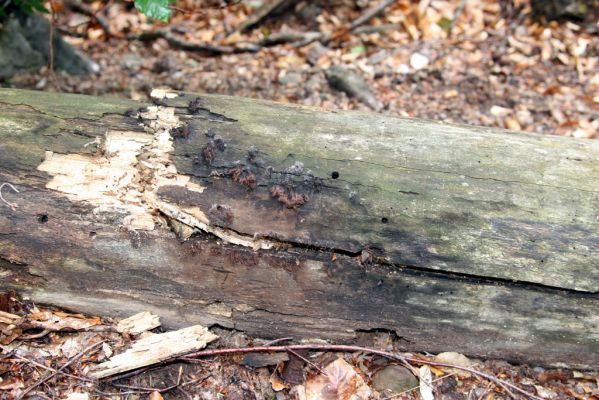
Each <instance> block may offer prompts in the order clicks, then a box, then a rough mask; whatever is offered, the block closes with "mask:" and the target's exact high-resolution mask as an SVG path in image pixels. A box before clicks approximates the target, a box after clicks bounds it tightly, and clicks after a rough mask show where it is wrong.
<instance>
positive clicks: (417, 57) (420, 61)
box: [410, 53, 429, 70]
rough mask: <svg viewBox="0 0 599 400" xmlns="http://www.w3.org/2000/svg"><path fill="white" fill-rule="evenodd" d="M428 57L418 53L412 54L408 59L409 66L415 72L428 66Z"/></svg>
mask: <svg viewBox="0 0 599 400" xmlns="http://www.w3.org/2000/svg"><path fill="white" fill-rule="evenodd" d="M428 62H429V61H428V57H426V56H425V55H422V54H420V53H414V54H412V56H411V57H410V66H412V68H414V69H415V70H419V69H423V68H426V67H427V66H428Z"/></svg>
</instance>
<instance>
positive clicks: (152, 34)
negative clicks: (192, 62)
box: [129, 29, 260, 56]
mask: <svg viewBox="0 0 599 400" xmlns="http://www.w3.org/2000/svg"><path fill="white" fill-rule="evenodd" d="M158 38H163V39H164V40H166V41H167V43H168V44H169V45H170V46H171V47H173V48H176V49H181V50H185V51H193V52H199V53H206V54H209V55H213V56H217V55H221V54H234V53H255V52H257V51H258V50H260V46H259V45H256V44H248V45H247V46H246V47H233V46H219V45H210V44H205V43H193V42H188V41H186V40H183V39H180V38H178V37H177V36H175V35H173V33H172V32H171V31H170V30H169V29H156V30H154V31H148V32H142V33H141V34H139V35H133V36H130V37H129V39H136V40H141V41H142V42H147V41H152V40H156V39H158Z"/></svg>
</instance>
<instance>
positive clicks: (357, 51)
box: [349, 45, 366, 54]
mask: <svg viewBox="0 0 599 400" xmlns="http://www.w3.org/2000/svg"><path fill="white" fill-rule="evenodd" d="M365 51H366V47H364V46H362V45H359V46H354V47H352V48H351V49H349V53H350V54H362V53H364V52H365Z"/></svg>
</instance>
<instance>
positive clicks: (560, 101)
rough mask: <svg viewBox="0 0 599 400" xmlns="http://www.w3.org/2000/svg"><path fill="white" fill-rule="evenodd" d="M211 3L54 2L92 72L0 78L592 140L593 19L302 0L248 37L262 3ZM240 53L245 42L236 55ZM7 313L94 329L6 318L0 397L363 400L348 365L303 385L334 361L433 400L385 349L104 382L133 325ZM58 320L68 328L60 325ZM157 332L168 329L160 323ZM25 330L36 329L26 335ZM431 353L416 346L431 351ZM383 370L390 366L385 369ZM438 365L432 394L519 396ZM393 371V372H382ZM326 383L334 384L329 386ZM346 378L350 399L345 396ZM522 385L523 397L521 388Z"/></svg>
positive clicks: (383, 340) (535, 385)
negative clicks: (376, 9) (337, 84)
mask: <svg viewBox="0 0 599 400" xmlns="http://www.w3.org/2000/svg"><path fill="white" fill-rule="evenodd" d="M58 3H59V2H57V4H58ZM200 3H202V4H201V6H200ZM205 3H206V2H197V1H195V2H194V1H192V0H188V1H178V2H177V8H178V10H179V11H176V12H175V13H174V14H173V17H172V18H171V21H170V22H169V23H168V24H162V23H151V22H150V21H148V20H147V19H146V18H145V17H144V16H142V15H141V14H139V13H138V12H137V11H136V10H135V9H133V8H132V5H131V3H125V2H117V1H109V2H107V3H104V2H101V1H93V2H90V3H87V4H88V6H89V8H90V10H92V11H93V13H95V17H94V16H92V15H87V14H86V13H77V12H74V11H72V10H70V9H68V7H64V8H62V9H61V7H58V6H56V14H55V18H56V26H57V28H56V29H57V30H58V28H60V31H62V33H63V35H64V37H65V38H66V39H67V40H68V41H69V42H70V43H71V44H73V45H74V46H75V47H76V48H78V49H79V50H80V51H81V52H82V53H84V54H86V55H87V56H89V57H90V58H91V59H92V60H93V61H94V62H95V63H97V64H98V66H99V67H100V70H99V72H98V73H97V74H94V75H92V76H84V77H72V76H65V75H62V74H56V75H52V74H48V71H47V69H42V70H41V71H38V72H35V73H27V74H21V75H19V76H15V77H14V78H12V79H11V80H10V81H8V82H4V83H2V84H1V85H2V86H10V87H18V88H36V89H42V90H51V91H64V92H75V93H86V94H94V95H103V96H118V97H127V98H132V99H139V100H148V99H149V93H150V92H151V90H152V89H153V88H157V87H162V88H171V89H175V90H185V91H197V92H208V93H221V94H228V95H236V96H248V97H254V98H261V99H268V100H275V101H282V102H290V103H298V104H304V105H310V106H317V107H324V108H327V109H356V110H372V109H375V110H377V111H380V112H382V113H385V114H391V115H399V116H409V117H418V118H428V119H436V120H442V121H446V122H454V123H466V124H475V125H486V126H495V127H503V128H508V129H513V130H524V131H529V132H538V133H544V134H557V135H562V136H572V137H578V138H596V137H597V136H598V132H599V36H598V34H597V32H598V30H599V26H598V25H597V24H596V23H594V24H593V23H588V22H585V23H583V22H578V23H575V22H561V23H559V24H558V23H555V22H552V23H542V22H538V21H535V20H534V19H532V18H531V12H530V9H528V7H527V6H526V3H525V2H519V1H515V2H514V3H515V6H514V7H512V8H502V7H501V6H500V2H495V1H486V0H468V1H465V2H463V3H462V2H460V1H437V0H435V1H420V2H414V1H412V2H410V1H396V2H394V3H393V4H392V5H390V6H389V7H387V8H386V9H385V10H384V11H383V12H382V13H381V14H380V15H378V16H377V17H375V18H371V19H369V20H367V21H366V22H365V23H364V24H363V25H361V26H360V27H359V29H355V30H354V31H353V32H349V29H348V27H350V26H351V24H352V22H353V21H356V19H357V18H359V17H360V15H362V14H363V13H364V12H365V11H366V10H367V9H368V7H371V6H373V5H375V4H377V3H378V2H377V1H368V0H363V1H360V0H356V1H343V0H338V1H322V2H319V1H314V2H301V1H300V2H297V5H296V6H295V8H291V9H289V10H287V12H286V13H284V14H282V15H278V16H274V17H272V18H270V19H267V20H266V21H264V22H262V23H260V24H259V25H258V26H256V27H255V28H254V29H251V30H249V31H248V32H247V33H240V32H238V31H237V30H236V28H237V27H239V26H240V25H241V24H243V23H244V21H246V20H247V18H248V17H249V16H250V15H251V14H252V12H254V11H255V10H254V8H252V7H251V6H250V3H259V2H250V1H248V2H236V3H234V4H231V5H229V6H226V7H216V6H214V7H210V6H207V5H206V4H205ZM216 3H218V2H216ZM460 4H463V7H461V6H460ZM98 16H100V17H101V19H103V20H105V22H107V24H108V29H105V28H102V26H101V25H100V24H99V23H98V19H97V18H96V17H98ZM159 28H160V29H163V30H166V31H168V32H169V33H170V35H172V37H175V38H176V39H177V41H178V43H182V42H184V43H187V44H197V43H208V44H210V45H212V46H213V47H214V49H213V50H212V53H214V52H220V53H224V54H207V52H206V48H205V47H204V48H203V50H202V51H190V50H183V49H180V48H175V47H176V45H174V44H173V43H174V42H173V41H171V43H170V44H169V42H168V41H167V40H166V39H165V38H164V37H162V38H156V39H154V40H146V41H140V40H133V39H131V37H133V36H136V35H139V34H140V33H142V32H146V31H152V30H156V29H159ZM308 31H310V32H320V33H328V34H331V40H329V41H322V42H321V41H314V42H311V43H298V42H297V41H296V42H293V43H283V44H277V45H272V46H270V45H268V46H267V45H265V39H268V38H274V37H276V36H277V35H279V34H295V35H298V34H304V36H305V32H308ZM67 32H69V33H67ZM257 44H259V45H257ZM198 49H199V47H198ZM215 49H216V50H215ZM242 49H252V51H251V52H241V50H242ZM196 50H197V49H196ZM338 65H342V66H345V67H346V68H348V69H350V70H352V71H354V72H356V73H357V74H358V75H359V76H360V77H361V78H362V79H363V80H364V81H365V82H366V85H367V87H368V88H369V89H368V90H369V93H370V95H371V99H372V98H374V101H368V100H367V101H365V100H364V98H361V99H360V98H359V96H358V97H350V96H349V95H348V94H346V93H345V92H342V91H338V90H336V89H333V88H332V87H331V85H329V83H328V81H327V78H326V76H325V72H324V71H325V70H327V69H328V68H329V67H332V66H338ZM0 300H1V299H0ZM9 304H12V305H10V306H9ZM0 310H2V311H5V312H10V313H15V314H18V315H19V316H21V317H23V318H25V319H24V320H23V321H25V320H27V318H29V321H30V322H31V320H35V319H36V318H37V319H38V320H44V321H48V320H52V319H53V320H55V321H63V322H64V324H67V325H69V324H73V319H72V318H75V319H80V320H81V321H84V323H83V325H85V328H81V326H82V325H81V324H80V323H76V324H74V325H72V326H67V327H66V328H67V329H66V330H67V331H69V332H64V329H62V331H61V329H42V328H37V329H33V330H32V329H31V328H29V330H24V331H19V327H18V326H16V327H13V328H14V329H13V328H11V329H13V330H12V331H10V332H12V333H10V332H9V330H7V329H8V328H7V327H6V324H5V325H2V324H3V323H4V322H3V321H2V319H0V328H2V329H1V330H0V331H1V332H0V343H2V344H3V345H5V346H4V347H3V350H4V352H3V354H0V377H1V378H0V399H4V398H13V397H14V398H19V396H21V395H22V394H23V393H24V391H25V390H26V389H28V388H31V391H30V393H29V395H32V397H31V398H39V399H46V398H68V399H71V400H75V399H85V398H115V399H117V398H123V399H125V398H127V399H140V398H142V399H146V398H150V399H152V400H160V399H161V398H162V397H164V398H165V399H168V398H171V399H175V398H190V399H196V398H197V399H245V398H269V399H270V398H276V399H279V400H283V399H289V398H293V399H295V398H298V399H301V398H322V399H328V398H331V399H334V398H340V399H345V398H347V399H349V398H350V396H352V395H354V396H358V397H353V398H356V399H360V398H363V397H359V395H360V393H361V392H359V390H358V387H359V385H357V384H356V382H355V381H352V382H348V381H344V378H343V377H342V378H339V379H337V381H336V383H335V384H332V383H331V382H329V381H327V382H328V384H329V387H328V389H326V390H325V389H323V388H322V387H321V389H322V390H321V391H320V392H319V393H320V397H302V394H301V393H300V391H301V390H300V388H301V387H302V385H307V384H308V383H309V382H312V383H314V382H315V381H316V380H317V379H318V376H319V375H322V374H321V373H320V372H319V369H320V368H324V367H325V366H326V365H327V362H329V361H331V360H334V359H335V358H336V357H341V358H343V359H344V360H346V361H347V362H348V364H349V365H351V366H352V370H353V371H355V372H357V375H355V376H356V378H355V379H363V380H364V381H365V384H366V385H367V386H368V387H369V388H370V390H372V392H371V393H370V394H369V396H370V397H371V398H378V399H391V398H393V399H413V398H414V399H415V398H425V399H426V400H429V398H427V397H426V396H428V395H427V394H426V393H425V392H426V388H423V385H422V383H421V382H422V379H423V378H422V375H419V374H422V372H420V369H419V368H420V365H418V364H414V365H412V370H410V369H409V368H407V367H406V368H404V367H401V368H404V370H405V371H401V370H398V369H397V368H395V369H393V368H390V366H389V364H390V361H389V360H387V359H384V358H383V357H379V356H374V355H371V354H365V353H362V352H354V353H351V352H345V353H338V352H332V351H329V352H320V353H313V354H312V356H314V357H313V358H312V357H311V358H310V362H311V363H312V364H314V365H319V367H318V368H316V367H314V365H312V364H310V363H308V364H306V363H305V362H304V361H301V362H300V363H299V367H297V366H296V367H294V368H296V369H295V370H293V369H291V372H289V369H290V367H289V365H290V364H291V362H289V361H288V362H286V363H279V362H280V361H281V360H280V359H276V358H272V357H271V358H270V359H268V357H266V359H261V360H259V361H255V360H254V361H247V359H244V356H242V355H234V356H224V357H223V356H220V357H216V358H214V357H213V358H208V359H206V360H199V361H197V362H194V363H192V362H189V361H185V362H182V361H176V362H171V363H169V364H168V365H162V366H159V367H156V368H152V369H150V370H146V371H143V372H142V373H139V374H135V375H130V376H125V377H121V378H119V379H112V380H105V381H101V383H99V384H98V383H94V382H88V381H86V380H85V378H81V376H82V375H85V373H86V372H87V371H88V369H89V367H90V365H91V364H93V363H94V362H96V361H101V360H102V359H104V358H106V357H108V356H109V353H112V352H116V353H118V352H119V351H121V350H122V349H123V348H125V347H126V346H127V345H128V344H130V343H131V341H132V340H135V339H137V336H136V335H129V334H126V333H125V334H124V333H119V332H114V326H115V322H114V321H110V320H100V319H97V318H93V317H84V316H72V315H71V314H68V313H62V312H59V311H57V310H52V309H48V308H43V307H36V306H35V305H33V304H30V303H28V302H27V301H24V302H20V301H18V300H16V299H15V298H11V299H5V301H0ZM32 316H33V317H32ZM42 316H43V318H42ZM0 317H2V315H0ZM44 318H45V319H44ZM65 321H69V322H65ZM85 321H87V322H85ZM90 321H94V322H93V323H92V322H90ZM87 323H88V325H86V324H87ZM89 324H91V325H89ZM98 324H101V325H102V326H104V327H113V328H111V329H108V328H107V330H108V332H97V331H94V330H93V329H91V330H90V329H88V328H89V327H90V326H95V325H98ZM34 325H35V324H34ZM37 326H38V327H39V326H40V325H39V324H38V325H37ZM53 326H54V327H62V328H64V325H60V324H59V323H57V324H55V325H53ZM15 329H16V330H15ZM74 331H75V332H74ZM159 331H160V328H157V329H154V332H159ZM214 331H215V333H217V334H218V335H219V336H220V339H219V340H218V341H217V342H215V343H214V344H211V345H210V347H211V348H214V347H244V346H252V345H256V344H261V343H264V342H263V341H260V340H259V339H255V338H249V337H247V336H245V335H244V334H243V333H241V332H235V331H226V330H223V329H215V330H214ZM15 334H16V336H15ZM21 335H25V338H27V340H25V341H23V336H21ZM36 335H37V336H36ZM19 337H20V339H18V338H19ZM102 340H105V341H106V342H107V343H111V346H110V347H108V346H102V347H97V348H94V349H93V351H91V350H90V351H89V352H88V353H87V354H81V350H82V349H85V348H86V346H89V344H90V343H98V342H99V341H102ZM360 344H361V345H363V346H372V347H373V348H379V349H380V348H382V349H385V350H388V351H392V350H395V348H394V343H393V340H392V338H391V337H390V336H389V335H388V334H386V333H373V334H372V335H369V336H368V337H365V338H363V340H362V341H361V342H360ZM453 350H457V351H459V349H453ZM429 356H430V355H423V354H421V355H418V357H422V358H423V359H432V358H431V357H429ZM294 357H295V358H296V360H295V361H296V364H295V365H297V361H298V360H300V359H298V358H297V357H296V356H295V355H293V354H289V355H288V358H294ZM305 357H308V356H305ZM451 357H452V360H453V362H460V363H461V362H467V363H468V365H470V366H472V367H473V368H475V369H477V370H480V371H482V372H485V373H487V374H490V375H492V376H494V377H496V378H498V379H503V380H506V381H509V382H511V383H513V384H516V385H518V386H519V387H521V388H523V389H525V390H526V391H527V392H529V393H530V394H531V395H533V396H537V397H540V398H547V399H573V398H577V399H589V400H591V399H595V400H596V399H599V374H598V373H590V372H584V371H572V370H567V369H546V368H542V367H535V366H528V365H511V364H509V363H508V362H506V361H502V360H486V361H480V360H469V361H464V359H463V358H461V357H460V356H459V355H455V354H453V355H452V356H451ZM69 361H72V363H71V364H70V365H69V366H68V368H66V369H65V372H68V374H70V376H68V375H64V374H62V373H58V374H57V375H56V376H54V377H51V378H49V379H47V381H44V382H43V383H40V384H39V385H37V386H35V387H34V385H35V384H36V382H38V383H39V382H41V381H42V380H43V378H48V373H49V372H48V371H49V368H54V369H58V368H60V367H61V366H63V365H65V364H66V363H67V362H69ZM263 364H265V365H263ZM391 364H393V363H391ZM252 365H254V366H252ZM260 365H263V366H260ZM277 365H278V366H277ZM413 367H416V369H415V370H414V368H413ZM285 369H286V370H285ZM298 371H299V372H298ZM383 371H387V372H386V373H383V374H381V372H383ZM406 371H408V375H410V374H412V378H414V376H418V377H420V378H421V379H420V382H419V381H418V379H416V378H414V379H412V380H411V379H410V378H409V376H408V377H407V378H406V377H405V372H406ZM431 371H432V375H433V379H434V380H435V381H434V383H433V384H432V386H433V387H434V390H433V393H434V396H435V398H438V399H447V400H449V399H452V400H453V399H503V398H510V397H511V396H510V394H508V392H507V391H506V389H505V388H504V387H501V386H500V385H498V384H497V383H493V382H490V381H489V380H486V379H483V378H481V377H480V376H477V375H475V374H464V373H457V372H456V371H451V370H448V369H446V368H431ZM337 372H338V373H339V375H340V376H345V375H344V374H349V375H348V376H350V377H352V376H354V375H352V374H351V373H350V372H351V371H350V372H348V371H337ZM290 374H291V375H290ZM293 374H295V375H296V376H295V377H293V376H292V375H293ZM298 374H299V375H300V376H301V379H300V381H301V382H300V383H298V381H297V375H298ZM377 374H379V378H376V380H377V383H376V384H375V377H376V375H377ZM385 374H386V376H387V378H384V377H381V376H382V375H385ZM402 374H403V375H402ZM321 378H322V376H321ZM404 378H405V379H406V385H407V386H405V385H404V386H403V389H398V388H397V387H396V386H393V385H394V382H397V381H398V380H401V379H404ZM286 379H287V380H289V382H287V383H286V382H285V380H286ZM294 379H296V381H294ZM352 379H353V378H352ZM381 381H382V382H381ZM325 383H326V382H325ZM331 385H332V387H333V389H334V390H333V389H331ZM344 385H345V386H344ZM425 386H426V385H425ZM169 387H170V389H168V390H160V389H161V388H162V389H164V388H169ZM348 388H349V389H348ZM384 388H387V389H389V390H388V391H385V390H384ZM276 389H279V390H276ZM329 389H331V390H332V392H334V393H336V394H334V395H331V393H332V392H331V391H329V392H327V390H329ZM304 390H305V386H304ZM315 390H316V389H315ZM344 390H345V392H344V393H345V396H346V397H343V396H342V395H341V394H340V393H341V392H343V391H344ZM326 393H328V395H327V394H326ZM514 397H516V398H525V397H524V396H522V395H520V394H517V393H514ZM531 398H532V397H531Z"/></svg>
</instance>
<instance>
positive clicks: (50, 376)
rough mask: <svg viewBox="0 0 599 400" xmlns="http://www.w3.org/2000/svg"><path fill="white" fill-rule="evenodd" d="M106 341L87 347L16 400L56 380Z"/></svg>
mask: <svg viewBox="0 0 599 400" xmlns="http://www.w3.org/2000/svg"><path fill="white" fill-rule="evenodd" d="M104 342H105V340H102V341H100V342H97V343H94V344H92V345H90V346H87V347H86V348H85V349H83V350H81V351H80V352H79V353H77V354H76V355H75V356H73V357H72V358H71V359H69V361H67V362H66V363H65V364H64V365H63V366H62V367H60V368H59V369H57V370H56V371H55V372H53V373H51V374H50V375H48V376H46V377H44V378H41V379H40V380H38V381H37V382H35V383H34V384H33V385H31V386H29V387H28V388H27V389H25V390H24V391H23V392H22V393H21V394H20V395H19V396H18V397H17V398H16V400H21V399H22V398H24V397H25V396H26V395H27V394H28V393H29V392H31V391H32V390H33V389H35V388H36V387H38V386H40V385H42V384H44V383H45V382H47V381H49V380H50V379H52V378H54V377H55V376H56V375H58V374H59V373H61V372H62V371H64V370H65V369H66V368H67V367H68V366H69V365H71V364H73V363H74V362H75V361H77V360H78V359H79V358H81V357H83V356H84V355H85V354H86V353H88V352H89V351H92V350H93V349H95V348H96V347H99V346H100V345H101V344H102V343H104Z"/></svg>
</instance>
